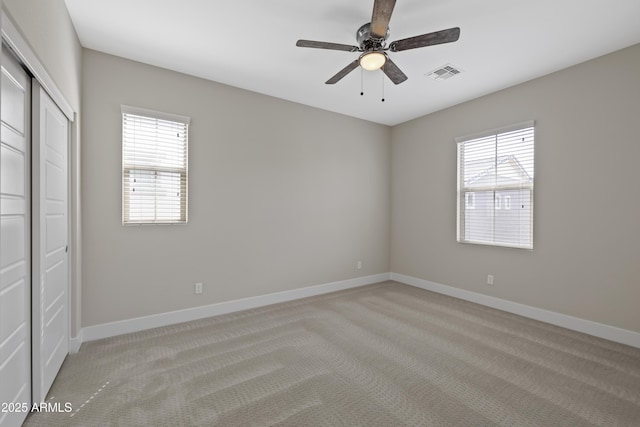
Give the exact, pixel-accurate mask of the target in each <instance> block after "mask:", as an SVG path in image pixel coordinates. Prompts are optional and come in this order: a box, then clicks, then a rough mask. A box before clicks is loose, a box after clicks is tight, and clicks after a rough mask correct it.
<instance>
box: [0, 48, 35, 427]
mask: <svg viewBox="0 0 640 427" xmlns="http://www.w3.org/2000/svg"><path fill="white" fill-rule="evenodd" d="M1 64H2V67H1V68H2V72H1V74H2V76H1V80H2V92H0V94H1V96H0V98H1V103H0V113H1V114H0V116H1V122H2V123H1V126H0V141H1V143H0V171H1V172H0V402H14V403H20V404H22V403H26V404H30V403H31V344H30V342H31V323H30V317H31V296H30V295H31V294H30V292H31V291H30V290H31V255H30V254H31V246H30V239H31V236H30V227H29V224H30V216H29V212H30V193H29V188H30V180H29V177H30V167H29V163H30V159H29V155H30V153H29V141H30V135H29V129H30V127H29V122H30V116H29V114H30V113H29V110H30V100H31V93H30V91H31V89H30V88H31V82H30V77H29V76H28V75H27V73H26V72H25V71H24V70H23V69H22V68H21V67H20V65H19V64H18V63H17V61H16V60H15V59H14V58H13V57H12V56H11V55H10V54H8V53H7V52H6V49H4V47H3V49H2V60H1ZM26 415H27V414H26V413H24V412H5V413H0V426H2V427H9V426H11V427H13V426H19V425H20V424H21V423H22V421H23V420H24V418H25V417H26Z"/></svg>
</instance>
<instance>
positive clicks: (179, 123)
mask: <svg viewBox="0 0 640 427" xmlns="http://www.w3.org/2000/svg"><path fill="white" fill-rule="evenodd" d="M188 128H189V118H188V117H183V116H177V115H173V114H166V113H160V112H155V111H149V110H143V109H139V108H134V107H127V106H122V199H123V200H122V222H123V224H184V223H186V222H187V188H188V174H187V165H188V157H187V153H188V141H189V133H188Z"/></svg>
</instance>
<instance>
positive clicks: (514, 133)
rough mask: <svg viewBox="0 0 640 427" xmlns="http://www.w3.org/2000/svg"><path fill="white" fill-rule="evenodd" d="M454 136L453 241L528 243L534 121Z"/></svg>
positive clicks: (518, 245) (523, 245) (530, 243)
mask: <svg viewBox="0 0 640 427" xmlns="http://www.w3.org/2000/svg"><path fill="white" fill-rule="evenodd" d="M456 142H457V145H458V203H457V205H458V209H457V211H458V212H457V215H458V217H457V224H458V230H457V237H458V241H459V242H462V243H478V244H486V245H496V246H509V247H516V248H526V249H532V248H533V177H534V142H535V141H534V123H533V122H527V123H522V124H519V125H515V126H511V127H509V128H504V129H501V130H498V131H493V132H489V133H485V134H481V135H474V136H471V137H463V138H457V139H456ZM470 200H473V204H471V203H470Z"/></svg>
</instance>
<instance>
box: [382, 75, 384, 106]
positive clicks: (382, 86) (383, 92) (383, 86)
mask: <svg viewBox="0 0 640 427" xmlns="http://www.w3.org/2000/svg"><path fill="white" fill-rule="evenodd" d="M381 74H382V102H384V73H381Z"/></svg>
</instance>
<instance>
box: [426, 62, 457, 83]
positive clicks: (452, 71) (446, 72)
mask: <svg viewBox="0 0 640 427" xmlns="http://www.w3.org/2000/svg"><path fill="white" fill-rule="evenodd" d="M461 72H462V71H460V69H459V68H456V67H454V66H453V65H451V64H447V65H443V66H442V67H438V68H436V69H435V70H433V71H431V72H429V73H427V74H425V75H426V76H427V77H431V78H432V79H433V80H446V79H448V78H450V77H453V76H455V75H457V74H460V73H461Z"/></svg>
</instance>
